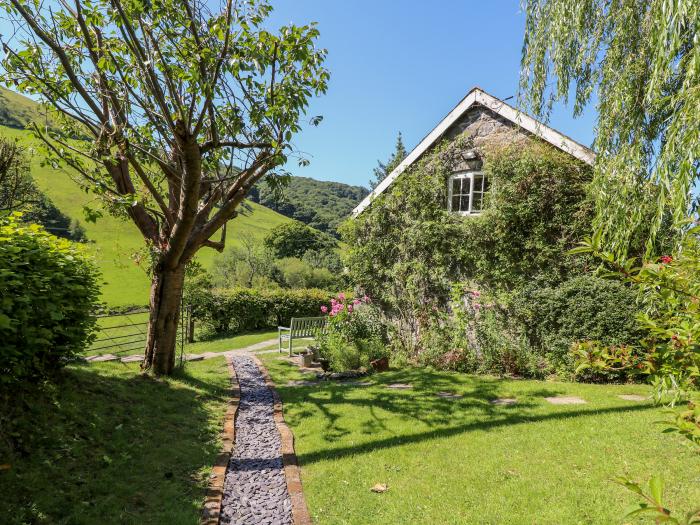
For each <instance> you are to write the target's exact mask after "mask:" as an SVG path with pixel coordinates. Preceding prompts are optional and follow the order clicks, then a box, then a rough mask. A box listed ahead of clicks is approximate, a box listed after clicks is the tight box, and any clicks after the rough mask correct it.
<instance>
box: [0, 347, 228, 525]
mask: <svg viewBox="0 0 700 525" xmlns="http://www.w3.org/2000/svg"><path fill="white" fill-rule="evenodd" d="M137 371H138V366H137V365H123V364H114V363H103V364H93V365H90V366H85V367H69V369H68V370H67V371H66V373H65V375H64V377H63V379H62V382H61V383H60V384H58V385H57V386H56V387H55V388H54V391H53V394H52V395H46V394H45V395H43V396H39V395H36V394H34V395H33V396H32V397H29V398H24V399H22V400H20V399H14V400H13V405H14V406H15V408H14V413H11V414H10V415H9V416H8V415H7V414H5V417H0V422H2V419H5V421H4V425H3V426H2V427H0V430H1V431H0V464H4V465H9V469H0V494H2V497H1V498H0V516H2V519H1V520H0V521H2V522H3V523H7V524H8V525H10V524H20V523H36V524H44V523H46V524H48V523H65V524H69V523H70V524H75V525H82V524H86V525H92V524H95V523H120V524H139V525H140V524H153V523H157V524H161V523H162V524H165V523H167V524H188V525H189V524H195V523H197V522H198V518H199V514H200V512H201V505H202V502H203V497H204V487H205V486H206V483H207V476H208V473H209V472H210V469H211V466H212V465H213V463H214V461H215V458H216V455H217V453H218V451H219V445H220V443H219V436H220V431H221V423H222V421H223V416H224V412H225V404H226V401H227V397H228V387H229V379H228V372H227V369H226V365H225V361H224V359H223V358H222V359H211V360H208V361H202V362H197V363H189V364H188V365H187V367H186V369H185V371H184V372H180V373H179V374H178V375H177V376H175V377H173V378H171V379H168V380H155V379H152V378H150V377H148V376H142V375H138V374H137ZM6 418H7V419H6ZM8 423H9V428H8ZM10 444H12V447H10Z"/></svg>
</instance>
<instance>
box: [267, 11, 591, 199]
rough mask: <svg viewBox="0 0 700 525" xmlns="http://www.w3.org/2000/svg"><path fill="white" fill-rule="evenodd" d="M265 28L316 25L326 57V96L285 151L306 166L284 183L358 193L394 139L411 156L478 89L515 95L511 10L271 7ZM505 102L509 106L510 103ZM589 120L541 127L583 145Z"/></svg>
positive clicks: (516, 37) (559, 114)
mask: <svg viewBox="0 0 700 525" xmlns="http://www.w3.org/2000/svg"><path fill="white" fill-rule="evenodd" d="M273 5H274V6H275V11H274V13H273V15H272V21H273V23H274V24H275V25H277V24H283V23H288V22H293V23H295V24H304V23H307V22H309V21H317V22H318V24H319V29H320V31H321V40H320V44H321V46H322V47H325V48H326V49H328V53H329V54H328V62H327V66H328V68H329V70H330V72H331V82H330V86H329V89H328V93H327V94H326V95H325V96H323V97H321V98H319V99H316V100H314V101H313V103H312V105H311V108H310V110H309V114H310V115H323V117H324V120H323V122H322V124H321V125H320V126H319V127H318V128H313V127H307V128H306V129H304V131H303V132H302V133H300V134H299V135H298V136H297V137H296V139H295V146H296V147H297V149H298V150H299V151H302V152H305V153H306V155H307V156H308V158H309V159H310V160H311V164H310V166H308V167H303V168H300V167H297V166H296V163H295V164H291V163H290V165H289V167H288V169H289V171H290V172H291V173H293V174H294V175H302V176H306V177H313V178H316V179H321V180H334V181H339V182H345V183H349V184H362V185H367V182H368V180H369V179H370V177H371V175H372V168H374V167H375V166H376V163H377V160H379V159H381V160H386V157H388V155H389V154H390V153H391V151H392V150H393V146H394V142H395V139H396V134H397V132H398V131H401V132H402V133H403V135H404V139H405V142H406V146H407V147H408V148H409V149H410V148H412V147H413V146H415V145H416V144H417V143H418V142H419V141H420V140H421V139H422V138H423V137H424V136H425V135H426V134H427V133H428V132H429V131H430V130H431V129H432V128H433V127H434V126H435V125H436V124H437V123H438V122H439V121H440V120H441V119H442V118H443V117H444V116H445V115H446V114H447V113H448V112H449V111H450V110H451V109H452V108H453V107H454V106H455V105H456V104H457V103H458V102H459V101H460V100H461V99H462V97H463V96H464V95H465V94H466V93H467V91H468V90H469V89H470V88H471V87H473V86H479V87H481V88H482V89H484V90H485V91H487V92H489V93H490V94H492V95H494V96H497V97H499V98H506V97H509V96H511V95H515V94H516V92H517V87H518V74H519V70H520V50H521V47H522V39H523V27H524V20H525V17H524V15H523V13H522V12H521V10H520V4H519V1H518V0H492V1H476V0H468V1H465V0H461V1H460V0H438V1H433V2H418V1H415V0H404V1H400V0H373V1H372V0H352V1H350V2H340V1H337V0H276V1H275V0H273ZM511 102H512V101H511ZM594 118H595V113H594V111H593V110H592V109H589V110H588V111H586V112H585V113H584V115H582V116H581V117H579V118H577V119H573V118H572V116H571V109H570V108H564V107H559V108H555V111H554V113H553V115H552V117H551V120H550V124H551V125H552V126H553V127H555V128H557V129H558V130H559V131H561V132H563V133H564V134H566V135H569V136H570V137H571V138H573V139H575V140H577V141H578V142H581V143H582V144H584V145H587V146H588V145H590V144H591V142H592V140H593V127H594Z"/></svg>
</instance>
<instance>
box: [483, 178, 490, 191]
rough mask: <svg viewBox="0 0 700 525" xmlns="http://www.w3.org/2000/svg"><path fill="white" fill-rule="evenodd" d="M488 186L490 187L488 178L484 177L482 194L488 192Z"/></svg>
mask: <svg viewBox="0 0 700 525" xmlns="http://www.w3.org/2000/svg"><path fill="white" fill-rule="evenodd" d="M489 186H490V184H489V179H488V177H484V193H486V192H487V191H489Z"/></svg>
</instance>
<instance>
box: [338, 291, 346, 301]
mask: <svg viewBox="0 0 700 525" xmlns="http://www.w3.org/2000/svg"><path fill="white" fill-rule="evenodd" d="M338 299H340V300H341V301H344V300H345V294H344V293H343V292H340V293H339V294H338Z"/></svg>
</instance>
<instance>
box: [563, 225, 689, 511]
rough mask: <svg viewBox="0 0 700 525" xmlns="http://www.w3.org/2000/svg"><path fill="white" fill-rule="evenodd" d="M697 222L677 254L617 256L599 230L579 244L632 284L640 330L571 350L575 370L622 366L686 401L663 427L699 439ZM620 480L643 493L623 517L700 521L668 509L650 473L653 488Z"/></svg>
mask: <svg viewBox="0 0 700 525" xmlns="http://www.w3.org/2000/svg"><path fill="white" fill-rule="evenodd" d="M699 233H700V227H698V226H693V227H691V228H689V229H688V231H687V234H686V237H685V239H684V241H683V244H682V246H681V247H680V249H679V250H678V252H677V253H676V254H675V257H674V256H671V255H663V256H661V257H659V258H658V259H656V260H647V261H644V260H642V261H641V264H640V262H639V261H638V259H637V258H634V257H627V258H620V257H617V256H616V254H614V253H611V252H607V251H604V250H602V249H601V244H600V243H601V235H600V232H597V235H596V236H595V237H593V238H592V239H587V240H586V241H585V242H583V243H581V246H580V247H579V248H578V249H577V251H580V252H587V253H592V254H594V255H595V256H596V257H598V258H599V259H600V260H601V261H602V263H603V265H604V271H605V273H606V274H607V275H608V276H609V277H611V278H617V279H619V280H622V281H626V282H628V283H631V284H632V285H633V286H635V287H636V288H637V290H638V293H639V296H640V298H641V300H642V302H643V304H644V307H645V308H644V311H643V312H641V313H640V314H639V315H638V316H637V320H638V323H639V328H640V330H642V331H643V334H644V336H643V337H642V338H641V339H640V341H639V342H638V344H637V345H635V346H627V345H620V346H606V345H603V344H600V343H597V342H588V343H585V344H581V345H579V346H578V348H576V349H575V351H574V355H575V356H576V357H577V359H578V370H579V371H581V370H584V371H587V370H596V371H604V372H609V371H620V370H621V371H624V372H626V373H628V374H630V375H633V376H637V377H640V378H644V379H647V380H650V381H651V383H652V384H653V385H654V397H655V400H656V401H657V403H658V402H666V403H668V404H670V405H671V406H673V405H674V404H675V403H677V402H678V401H679V400H681V399H683V398H690V399H689V400H688V405H687V408H685V409H682V410H680V411H676V413H675V414H674V418H673V419H672V420H671V421H670V422H668V426H667V427H666V430H665V432H672V433H678V434H680V435H681V436H683V437H685V438H686V439H688V440H689V441H690V442H691V443H693V444H694V445H696V446H700V408H698V405H697V402H696V401H693V399H692V398H693V397H697V395H698V386H699V385H700V346H699V345H698V341H699V340H700V306H699V303H700V279H698V275H700V274H699V270H700V241H699V239H698V234H699ZM619 482H620V483H621V484H622V485H623V486H625V487H626V488H628V489H629V490H631V491H632V492H634V493H635V494H637V495H638V496H641V497H642V501H641V503H639V506H638V508H637V509H635V510H634V511H632V512H631V513H630V514H629V515H628V516H639V515H642V514H652V515H654V516H655V517H656V521H657V522H659V523H662V522H663V523H677V524H692V523H700V509H697V508H696V509H692V510H690V511H689V512H687V513H686V515H685V517H684V518H681V519H678V518H676V517H675V516H671V511H670V510H668V509H667V508H665V507H664V505H663V497H662V492H663V482H662V480H661V478H660V477H658V476H654V477H652V479H651V481H650V482H649V488H650V492H649V493H648V494H647V493H645V492H644V491H643V489H642V487H641V486H640V485H639V484H638V483H636V482H634V481H630V480H628V479H626V478H620V479H619Z"/></svg>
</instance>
